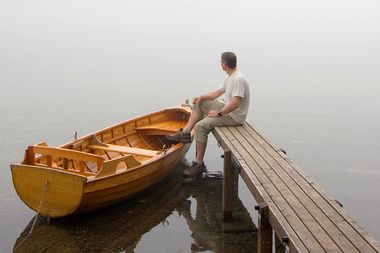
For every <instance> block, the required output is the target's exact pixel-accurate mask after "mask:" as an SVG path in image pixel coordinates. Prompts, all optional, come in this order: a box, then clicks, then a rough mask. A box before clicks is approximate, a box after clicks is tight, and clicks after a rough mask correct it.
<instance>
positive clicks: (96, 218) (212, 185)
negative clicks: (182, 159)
mask: <svg viewBox="0 0 380 253" xmlns="http://www.w3.org/2000/svg"><path fill="white" fill-rule="evenodd" d="M182 170H183V166H182V167H180V168H178V169H177V170H176V172H175V173H173V174H172V175H171V176H170V177H169V178H168V179H167V180H166V181H165V182H163V183H160V184H159V185H157V186H155V187H153V188H151V189H149V190H147V191H145V192H143V193H142V194H140V195H138V196H136V197H135V198H133V199H131V200H129V201H125V202H122V203H120V204H117V205H114V206H112V207H108V208H105V209H103V210H99V211H96V212H93V213H89V214H82V215H77V216H74V217H68V218H63V219H58V220H51V221H50V222H48V221H47V220H46V219H45V218H39V219H38V222H37V223H36V226H35V227H34V228H33V231H32V233H31V234H29V232H30V231H31V228H32V224H33V219H32V220H31V221H30V223H29V224H28V225H27V226H26V227H25V229H24V231H23V232H22V233H21V234H20V236H19V238H18V239H17V241H16V243H15V245H14V252H134V251H136V252H256V240H257V237H256V233H255V232H256V229H255V226H254V224H253V223H252V220H251V217H250V215H249V213H248V212H247V210H246V209H245V207H244V206H243V204H242V203H241V201H240V200H239V199H236V201H235V208H234V211H235V214H239V217H241V218H240V219H243V220H244V223H245V224H246V226H245V228H244V230H241V231H239V232H238V233H223V232H222V227H221V213H222V210H221V204H222V203H221V196H222V180H221V178H218V177H212V178H203V179H201V180H197V181H190V182H184V180H183V179H182V178H181V176H180V172H181V171H182Z"/></svg>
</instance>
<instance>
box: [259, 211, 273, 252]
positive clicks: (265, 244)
mask: <svg viewBox="0 0 380 253" xmlns="http://www.w3.org/2000/svg"><path fill="white" fill-rule="evenodd" d="M258 209H259V210H258V211H259V217H258V237H257V252H258V253H271V252H272V243H273V234H272V226H271V225H270V223H269V208H268V206H267V205H266V204H261V205H260V206H259V207H258Z"/></svg>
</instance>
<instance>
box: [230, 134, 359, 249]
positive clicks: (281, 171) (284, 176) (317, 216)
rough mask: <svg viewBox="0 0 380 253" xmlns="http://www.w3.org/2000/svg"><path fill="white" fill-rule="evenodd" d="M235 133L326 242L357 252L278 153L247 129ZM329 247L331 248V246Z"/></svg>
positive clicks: (321, 239) (322, 240)
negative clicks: (264, 144)
mask: <svg viewBox="0 0 380 253" xmlns="http://www.w3.org/2000/svg"><path fill="white" fill-rule="evenodd" d="M236 131H239V132H240V133H241V134H242V135H245V138H246V140H247V141H248V140H250V141H251V142H250V145H251V147H254V148H255V150H256V151H257V152H258V154H260V155H261V156H262V157H263V158H264V159H265V160H266V161H268V163H269V165H270V166H271V168H273V170H274V171H275V173H276V174H277V176H278V178H280V179H281V180H282V182H279V181H277V182H276V183H277V184H280V185H281V184H282V183H284V184H286V185H283V187H284V189H283V190H284V191H286V192H288V191H291V192H288V194H290V195H294V196H295V197H296V198H297V199H298V200H299V201H300V202H301V203H302V206H303V207H304V208H305V209H306V210H307V211H308V212H309V213H310V215H311V216H312V217H313V218H314V220H315V222H316V223H317V224H319V225H320V227H321V228H323V231H324V232H325V233H326V234H328V235H327V236H328V237H329V239H328V240H327V241H328V242H330V240H333V243H334V244H336V245H337V246H338V247H339V249H341V250H343V251H346V252H359V251H358V249H357V248H356V247H355V245H353V244H352V242H351V241H349V240H348V239H347V237H346V236H345V235H344V234H343V233H342V232H341V231H340V230H339V229H338V228H337V226H336V225H335V224H334V223H333V222H332V221H331V220H330V219H329V218H328V217H327V216H326V214H325V213H324V211H323V210H321V209H320V207H319V206H318V205H316V204H315V202H314V201H313V200H312V198H311V197H309V196H308V194H307V193H306V192H305V191H304V190H303V189H302V188H301V187H300V185H299V184H301V183H303V184H304V185H306V182H301V181H302V179H299V178H298V180H297V182H296V181H295V178H293V177H291V176H290V175H289V174H288V173H287V171H289V170H291V167H290V165H289V164H284V163H281V161H279V158H281V156H280V155H279V154H278V152H270V150H269V151H267V150H265V149H264V147H262V146H261V145H260V144H259V143H258V142H257V141H256V140H255V139H254V138H250V137H253V136H251V134H250V133H249V131H247V129H245V128H237V129H236ZM247 138H248V139H247ZM276 159H277V160H276ZM309 187H311V186H309ZM320 241H321V242H326V241H325V240H324V239H323V238H320ZM330 243H331V242H330ZM326 246H329V245H326ZM329 247H331V245H330V246H329ZM326 250H327V251H330V250H336V247H334V246H332V248H326Z"/></svg>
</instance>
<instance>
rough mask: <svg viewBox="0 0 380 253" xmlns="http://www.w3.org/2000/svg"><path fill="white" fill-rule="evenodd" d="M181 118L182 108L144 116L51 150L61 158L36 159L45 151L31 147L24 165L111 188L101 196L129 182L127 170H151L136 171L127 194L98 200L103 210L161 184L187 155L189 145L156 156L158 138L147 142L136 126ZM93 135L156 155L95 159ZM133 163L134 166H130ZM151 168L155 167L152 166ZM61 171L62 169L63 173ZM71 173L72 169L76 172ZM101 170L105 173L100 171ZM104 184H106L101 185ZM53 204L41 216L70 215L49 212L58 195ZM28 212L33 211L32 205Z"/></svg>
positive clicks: (112, 154) (100, 154)
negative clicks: (92, 143) (37, 152)
mask: <svg viewBox="0 0 380 253" xmlns="http://www.w3.org/2000/svg"><path fill="white" fill-rule="evenodd" d="M162 114H167V115H162ZM184 114H185V115H187V114H189V110H187V109H184V108H173V109H168V110H162V111H159V112H156V113H153V114H151V115H145V116H142V117H139V118H137V119H135V120H131V121H127V122H123V123H120V124H117V125H114V126H111V127H108V128H105V129H102V130H100V131H98V132H96V133H93V134H91V135H87V136H84V137H81V138H79V139H78V140H76V141H73V142H70V143H67V144H64V145H61V146H60V147H59V148H53V149H52V150H53V151H55V150H58V151H59V152H62V150H63V151H65V152H69V153H67V154H66V153H65V154H64V156H63V155H62V154H61V153H56V152H55V153H54V155H53V153H51V152H50V151H52V150H50V151H49V152H47V153H46V154H43V155H42V157H41V156H39V157H37V158H36V157H35V156H34V155H33V152H34V151H41V150H43V151H44V150H45V149H41V150H39V149H38V148H39V147H37V149H35V150H34V147H33V150H32V148H31V151H33V152H27V153H26V159H25V161H24V162H26V163H31V164H33V163H41V164H36V165H38V166H29V167H28V168H30V167H33V168H34V167H36V168H37V170H42V171H45V170H48V169H52V171H54V173H57V175H59V174H61V173H62V172H63V171H65V172H66V173H68V174H69V175H72V176H74V177H75V176H77V177H78V178H83V180H84V184H85V185H87V184H88V183H92V184H95V185H97V186H99V185H103V186H105V185H107V184H108V185H110V187H106V188H104V189H99V188H98V189H97V193H98V194H101V195H102V194H103V193H102V191H104V193H106V192H107V191H108V190H109V189H111V188H112V187H114V186H115V184H117V183H119V184H121V185H123V184H124V183H125V182H126V181H128V180H125V177H123V176H124V175H125V174H126V173H127V172H129V170H137V169H139V168H142V169H144V166H148V167H150V168H151V171H150V172H149V173H147V174H144V172H139V171H137V173H136V176H137V178H136V177H134V180H137V181H139V182H140V183H139V184H138V185H135V187H131V186H128V187H127V188H128V189H129V190H128V191H127V192H126V191H121V192H116V193H115V192H114V194H112V193H110V194H109V195H108V196H107V194H106V195H105V196H106V197H105V198H99V199H98V200H101V201H100V202H98V204H96V206H105V205H107V204H108V203H111V202H112V203H113V202H114V201H118V200H119V199H122V198H125V197H127V196H120V198H118V197H117V198H116V199H115V196H118V194H127V195H129V194H135V193H137V192H138V191H139V190H141V189H145V188H147V187H149V186H151V185H152V184H154V183H156V182H157V181H159V180H161V179H162V177H161V176H165V175H166V174H167V173H170V171H171V169H172V168H173V166H174V165H177V164H178V163H179V162H180V161H181V160H182V158H183V156H184V155H185V153H186V151H187V150H188V148H189V146H190V145H189V144H185V145H183V144H177V145H174V146H172V147H171V148H170V149H169V150H168V152H167V153H161V154H157V151H158V150H160V151H161V150H162V146H161V144H162V141H161V140H160V137H159V136H151V137H148V138H146V136H144V137H143V135H142V134H141V133H137V132H136V130H135V127H136V125H137V124H139V125H142V126H143V125H146V124H151V123H152V122H153V121H152V119H151V118H150V116H154V120H155V119H160V120H165V119H167V120H173V119H175V118H178V117H179V116H178V115H184ZM186 117H187V118H188V116H182V118H186ZM137 122H138V123H137ZM93 135H95V136H96V137H97V138H98V139H99V140H102V141H104V142H108V143H111V144H116V145H117V147H118V148H129V147H132V149H133V150H138V149H139V148H147V147H151V148H152V147H153V146H155V147H158V148H159V149H158V150H157V151H152V152H153V153H154V155H153V157H146V156H145V157H144V156H141V155H133V156H131V155H129V156H127V155H126V154H123V153H120V152H113V151H109V150H107V151H106V152H105V151H102V150H97V151H96V152H94V153H96V154H97V155H94V154H91V152H92V150H91V149H90V148H89V146H90V145H91V141H90V140H91V139H92V136H93ZM129 139H130V140H129ZM150 141H152V143H150ZM111 146H112V145H111ZM49 148H50V147H48V149H49ZM136 148H137V149H136ZM48 149H46V150H48ZM119 151H120V150H119ZM148 151H151V150H144V154H145V153H146V152H148ZM40 153H44V152H40ZM140 153H141V152H140ZM140 153H139V154H140ZM153 153H152V154H153ZM57 155H60V156H61V157H57ZM67 155H68V156H67ZM73 155H75V157H71V156H73ZM83 155H84V156H83ZM62 156H63V157H62ZM77 156H78V157H77ZM82 156H83V157H82ZM88 156H89V157H90V158H91V157H92V156H93V157H97V158H99V159H100V158H101V159H102V161H104V160H105V161H109V162H106V163H105V165H103V166H102V165H101V164H100V163H99V159H98V160H96V161H95V160H91V159H90V160H88V159H87V158H88ZM166 156H167V157H174V158H171V159H169V158H168V159H166ZM73 159H74V160H73ZM75 159H82V160H75ZM86 159H87V160H86ZM110 159H112V160H110ZM119 161H120V162H119ZM132 162H133V164H134V165H132V166H131V163H132ZM138 162H140V163H143V164H142V165H141V166H139V163H138ZM123 163H124V165H123ZM125 163H127V164H129V166H128V165H127V166H126V165H125ZM152 164H154V166H153V165H152ZM47 165H49V166H50V165H53V166H54V165H56V166H60V168H54V167H49V168H48V167H47ZM22 166H25V165H12V174H14V173H15V174H17V171H18V168H21V167H22ZM26 166H27V165H26ZM136 166H137V167H136ZM152 166H153V167H152ZM157 166H158V167H157ZM126 167H127V168H126ZM130 167H135V168H130ZM63 168H65V170H64V169H63ZM99 168H100V170H99ZM154 168H162V169H161V170H155V169H154ZM73 169H75V171H74V170H73ZM102 169H104V170H103V171H102ZM83 170H88V172H84V171H83ZM144 175H145V176H146V177H147V178H146V180H144V179H141V178H138V176H140V177H143V176H144ZM119 177H121V178H123V180H122V181H120V180H119V179H118V178H119ZM132 181H133V180H132ZM132 181H129V182H132ZM104 182H106V183H105V184H104ZM15 185H16V183H15ZM18 185H19V184H18ZM67 185H68V186H70V184H67ZM31 186H32V187H31V188H30V189H29V190H30V191H28V192H30V193H35V192H36V191H38V187H35V186H34V185H31ZM21 187H22V186H21ZM82 189H83V188H82ZM20 192H22V191H20ZM111 192H112V190H111ZM113 195H115V196H113ZM23 196H24V195H22V194H20V197H21V198H23ZM84 196H85V195H83V192H82V193H81V197H84ZM107 198H109V199H107ZM25 200H28V198H26V199H25ZM52 200H55V201H56V202H55V203H50V202H48V203H49V205H50V207H49V206H48V207H47V208H50V209H52V212H48V213H46V212H45V213H46V214H44V215H46V216H50V217H60V216H65V215H68V214H71V213H72V212H71V210H69V211H70V213H69V212H68V211H67V210H66V213H65V212H64V211H62V210H55V208H51V206H54V205H57V206H59V200H60V199H59V194H58V195H55V198H52ZM72 201H73V203H71V204H72V206H76V207H77V206H78V205H77V204H75V203H74V201H75V199H74V198H73V200H72ZM81 201H83V200H81ZM102 201H103V202H102ZM74 204H75V205H74ZM82 204H83V203H82ZM31 206H33V205H31ZM31 208H32V209H34V210H36V207H35V205H34V206H33V207H31ZM79 211H83V210H79V209H77V210H75V211H74V212H79Z"/></svg>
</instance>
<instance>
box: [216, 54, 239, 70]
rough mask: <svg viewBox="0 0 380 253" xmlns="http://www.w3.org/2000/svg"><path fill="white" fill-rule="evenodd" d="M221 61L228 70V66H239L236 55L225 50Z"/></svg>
mask: <svg viewBox="0 0 380 253" xmlns="http://www.w3.org/2000/svg"><path fill="white" fill-rule="evenodd" d="M220 63H221V64H222V68H223V70H226V67H227V68H229V69H235V68H236V66H237V59H236V55H235V54H234V53H232V52H224V53H222V57H221V59H220Z"/></svg>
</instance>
